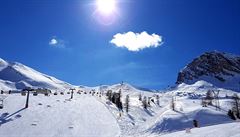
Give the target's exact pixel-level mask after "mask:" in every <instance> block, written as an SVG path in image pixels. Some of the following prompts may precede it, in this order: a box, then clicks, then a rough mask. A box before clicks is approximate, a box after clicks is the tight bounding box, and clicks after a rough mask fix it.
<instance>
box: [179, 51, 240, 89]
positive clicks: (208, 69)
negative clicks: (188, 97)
mask: <svg viewBox="0 0 240 137" xmlns="http://www.w3.org/2000/svg"><path fill="white" fill-rule="evenodd" d="M199 80H204V81H207V82H209V83H212V84H213V85H214V86H217V87H221V88H226V89H231V90H235V91H240V56H237V55H233V54H229V53H224V52H218V51H212V52H206V53H204V54H202V55H201V56H199V57H198V58H195V59H194V60H193V61H192V62H191V63H190V64H188V65H187V66H186V67H185V68H184V69H183V70H182V71H181V72H179V74H178V78H177V82H176V83H177V84H181V83H186V84H192V83H194V82H196V81H199Z"/></svg>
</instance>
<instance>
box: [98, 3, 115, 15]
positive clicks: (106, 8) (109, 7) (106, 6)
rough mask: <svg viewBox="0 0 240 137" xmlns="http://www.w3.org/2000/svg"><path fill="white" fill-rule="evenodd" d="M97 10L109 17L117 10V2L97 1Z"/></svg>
mask: <svg viewBox="0 0 240 137" xmlns="http://www.w3.org/2000/svg"><path fill="white" fill-rule="evenodd" d="M97 8H98V10H99V12H101V13H102V14H104V15H109V14H111V13H113V12H114V11H115V10H116V0H97Z"/></svg>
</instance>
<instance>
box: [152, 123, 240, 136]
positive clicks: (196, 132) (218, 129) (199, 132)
mask: <svg viewBox="0 0 240 137" xmlns="http://www.w3.org/2000/svg"><path fill="white" fill-rule="evenodd" d="M239 128H240V123H238V122H234V123H227V124H219V125H214V126H207V127H202V128H194V129H191V130H190V133H186V130H183V131H180V132H174V133H170V134H165V135H161V136H160V135H156V134H155V135H153V134H152V135H149V137H159V136H160V137H239V136H240V132H239Z"/></svg>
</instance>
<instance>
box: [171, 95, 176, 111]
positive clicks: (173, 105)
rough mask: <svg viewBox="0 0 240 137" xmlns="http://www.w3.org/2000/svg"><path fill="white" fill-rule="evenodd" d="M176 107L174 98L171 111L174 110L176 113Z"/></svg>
mask: <svg viewBox="0 0 240 137" xmlns="http://www.w3.org/2000/svg"><path fill="white" fill-rule="evenodd" d="M175 107H176V104H175V99H174V97H172V100H171V109H172V110H173V111H175V109H176V108H175Z"/></svg>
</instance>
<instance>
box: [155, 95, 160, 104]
mask: <svg viewBox="0 0 240 137" xmlns="http://www.w3.org/2000/svg"><path fill="white" fill-rule="evenodd" d="M156 100H157V105H158V106H160V97H159V95H156Z"/></svg>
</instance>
